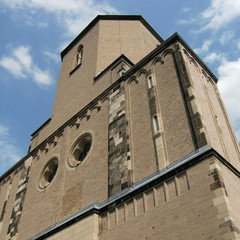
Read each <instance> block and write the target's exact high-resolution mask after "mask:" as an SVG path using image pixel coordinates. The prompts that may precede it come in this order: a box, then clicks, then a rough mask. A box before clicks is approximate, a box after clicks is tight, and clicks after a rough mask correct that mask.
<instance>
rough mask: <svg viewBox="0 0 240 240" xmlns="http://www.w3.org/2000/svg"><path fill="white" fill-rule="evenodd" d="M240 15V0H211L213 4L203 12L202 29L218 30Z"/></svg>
mask: <svg viewBox="0 0 240 240" xmlns="http://www.w3.org/2000/svg"><path fill="white" fill-rule="evenodd" d="M238 17H240V1H239V0H211V6H210V7H208V8H207V9H206V10H204V11H203V12H202V13H201V18H202V20H204V27H203V28H202V30H208V29H212V30H218V29H220V28H222V27H225V26H226V25H228V24H229V23H230V22H231V21H233V20H235V19H236V18H238Z"/></svg>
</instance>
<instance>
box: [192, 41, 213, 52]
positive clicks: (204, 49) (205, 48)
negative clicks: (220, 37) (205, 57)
mask: <svg viewBox="0 0 240 240" xmlns="http://www.w3.org/2000/svg"><path fill="white" fill-rule="evenodd" d="M212 43H213V40H205V41H204V42H203V44H202V46H201V47H200V48H197V49H194V51H195V52H196V53H197V54H204V53H207V52H208V50H209V48H210V46H211V45H212Z"/></svg>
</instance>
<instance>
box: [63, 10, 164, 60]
mask: <svg viewBox="0 0 240 240" xmlns="http://www.w3.org/2000/svg"><path fill="white" fill-rule="evenodd" d="M101 20H125V21H139V22H141V23H142V24H143V25H144V26H145V27H146V28H147V29H148V30H149V32H151V33H152V35H153V36H154V37H155V38H156V39H157V40H159V41H160V42H163V41H164V40H163V39H162V38H161V37H160V36H159V35H158V34H157V32H156V31H155V30H154V29H153V28H152V27H151V26H150V25H149V24H148V23H147V22H146V20H145V19H144V18H143V17H142V16H141V15H98V16H97V17H96V18H94V19H93V20H92V21H91V22H90V23H89V24H88V26H87V27H86V28H85V29H84V30H83V31H81V32H80V33H79V34H78V36H77V37H76V38H75V39H74V40H73V41H72V42H71V43H70V44H69V45H68V46H67V47H66V48H65V49H64V50H63V51H62V52H61V58H62V59H63V57H64V56H65V55H66V54H67V52H68V51H69V50H70V49H71V48H72V47H73V46H74V45H75V44H76V43H77V42H78V41H79V40H80V39H81V38H82V37H83V36H84V35H85V34H87V33H88V32H89V31H90V29H91V28H92V27H93V26H95V25H96V23H98V22H99V21H101Z"/></svg>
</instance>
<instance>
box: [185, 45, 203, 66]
mask: <svg viewBox="0 0 240 240" xmlns="http://www.w3.org/2000/svg"><path fill="white" fill-rule="evenodd" d="M183 53H184V54H185V55H186V56H187V58H188V61H189V63H190V64H192V63H193V64H194V66H195V67H196V68H197V69H198V70H199V65H198V63H197V62H196V60H195V59H194V58H193V57H192V56H191V55H190V54H189V52H188V51H187V50H186V49H183Z"/></svg>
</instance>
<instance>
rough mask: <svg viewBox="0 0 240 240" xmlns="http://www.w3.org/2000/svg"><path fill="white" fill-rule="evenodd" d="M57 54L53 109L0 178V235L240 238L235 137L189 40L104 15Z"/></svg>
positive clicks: (26, 238)
mask: <svg viewBox="0 0 240 240" xmlns="http://www.w3.org/2000/svg"><path fill="white" fill-rule="evenodd" d="M61 59H62V66H61V71H60V76H59V80H58V86H57V90H56V96H55V100H54V104H53V110H52V117H51V118H49V119H48V120H46V122H45V123H43V124H42V125H41V126H40V127H39V128H38V129H37V130H36V131H35V132H34V133H33V134H32V139H31V142H30V147H29V152H28V153H27V155H26V156H25V157H23V158H22V159H20V160H19V162H18V163H16V164H15V165H14V166H13V167H12V168H10V169H9V170H8V171H7V172H5V173H4V174H3V175H2V176H1V177H0V239H2V240H43V239H46V240H69V239H71V240H159V239H166V240H175V239H178V240H192V239H201V240H210V239H211V240H230V239H231V240H234V239H240V207H239V206H240V187H239V186H240V152H239V144H238V142H237V139H236V136H235V133H234V131H233V129H232V127H231V124H230V122H229V119H228V116H227V113H226V110H225V107H224V104H223V102H222V99H221V96H220V94H219V91H218V88H217V82H218V79H217V78H216V76H215V75H214V74H213V73H212V72H211V70H210V69H209V68H208V67H207V66H206V65H205V63H204V62H203V61H202V60H201V59H200V58H199V57H198V56H197V55H196V53H195V52H194V51H193V50H192V49H191V48H190V47H189V46H188V44H187V43H186V42H185V41H184V40H183V39H182V38H181V36H179V34H178V33H175V34H173V35H172V36H170V37H169V38H168V39H166V40H163V39H162V38H161V37H160V36H159V35H158V34H157V33H156V32H155V30H154V29H153V28H152V27H151V26H150V25H149V24H148V23H147V22H146V21H145V20H144V18H143V17H141V16H138V15H109V16H108V15H106V16H105V15H104V16H103V15H99V16H97V17H96V18H95V19H94V20H92V22H91V23H90V24H89V25H88V26H87V27H86V28H85V29H84V30H83V31H82V32H81V33H80V34H79V35H78V36H77V37H76V38H75V39H74V40H73V41H72V42H71V43H70V44H69V45H68V46H67V47H66V48H65V49H64V50H63V51H62V52H61Z"/></svg>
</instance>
